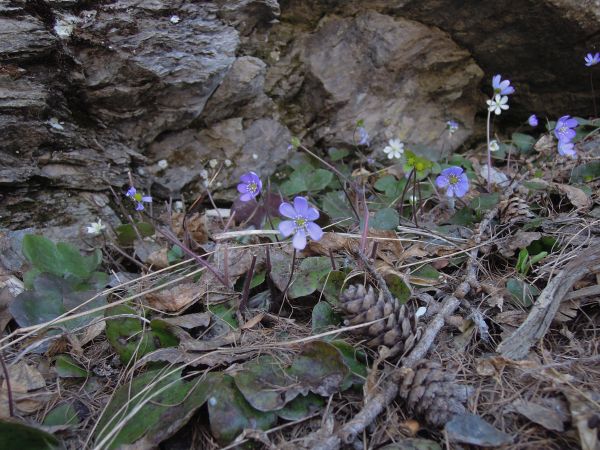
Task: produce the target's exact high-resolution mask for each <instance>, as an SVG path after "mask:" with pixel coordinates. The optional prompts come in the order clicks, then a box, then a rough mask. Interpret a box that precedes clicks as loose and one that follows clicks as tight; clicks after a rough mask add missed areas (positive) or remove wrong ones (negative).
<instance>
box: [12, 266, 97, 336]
mask: <svg viewBox="0 0 600 450" xmlns="http://www.w3.org/2000/svg"><path fill="white" fill-rule="evenodd" d="M95 295H96V292H95V291H75V290H74V286H73V284H72V283H70V282H69V281H68V280H65V279H63V278H61V277H59V276H56V275H53V274H50V273H42V274H40V275H38V276H37V277H36V278H35V279H34V281H33V290H30V291H24V292H22V293H21V294H19V295H18V296H17V298H15V300H14V301H13V302H12V303H11V304H10V306H9V310H10V313H11V314H12V316H13V317H14V319H15V320H16V321H17V323H18V324H19V326H21V327H28V326H31V325H39V324H41V323H44V322H48V321H51V320H53V319H56V318H57V317H58V316H60V315H62V314H64V313H66V312H67V311H70V310H72V309H74V308H76V307H78V309H77V312H78V313H79V312H84V311H89V310H91V309H94V308H97V307H101V306H103V305H105V304H106V298H105V297H103V296H100V297H98V298H95V299H94V300H93V301H91V302H88V303H86V305H85V306H80V305H82V304H83V303H84V302H87V301H88V300H89V299H91V298H92V297H94V296H95ZM101 315H102V313H101V312H95V313H92V314H90V315H87V316H82V317H78V318H76V319H72V320H69V321H67V322H63V323H62V324H61V326H62V327H65V328H66V329H68V330H72V329H75V328H78V327H81V326H83V325H85V324H86V323H88V322H90V321H91V320H92V319H94V317H99V316H101Z"/></svg>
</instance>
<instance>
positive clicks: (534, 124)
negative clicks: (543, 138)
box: [527, 114, 538, 128]
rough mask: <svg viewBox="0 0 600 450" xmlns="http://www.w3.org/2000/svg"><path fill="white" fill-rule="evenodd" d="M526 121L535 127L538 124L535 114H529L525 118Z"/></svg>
mask: <svg viewBox="0 0 600 450" xmlns="http://www.w3.org/2000/svg"><path fill="white" fill-rule="evenodd" d="M527 123H528V124H529V126H530V127H534V128H535V127H537V126H538V118H537V116H536V115H535V114H532V115H530V116H529V119H527Z"/></svg>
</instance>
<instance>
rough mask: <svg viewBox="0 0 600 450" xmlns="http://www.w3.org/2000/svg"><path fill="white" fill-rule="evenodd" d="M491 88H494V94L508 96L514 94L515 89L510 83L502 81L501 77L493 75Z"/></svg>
mask: <svg viewBox="0 0 600 450" xmlns="http://www.w3.org/2000/svg"><path fill="white" fill-rule="evenodd" d="M492 87H493V88H494V94H500V95H510V94H512V93H513V92H515V88H514V87H512V86H511V85H510V81H509V80H502V76H501V75H494V77H493V78H492Z"/></svg>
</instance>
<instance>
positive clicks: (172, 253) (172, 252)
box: [167, 245, 184, 264]
mask: <svg viewBox="0 0 600 450" xmlns="http://www.w3.org/2000/svg"><path fill="white" fill-rule="evenodd" d="M183 256H184V253H183V250H182V248H181V247H180V246H179V245H174V246H172V247H171V248H170V249H169V251H168V252H167V261H168V262H169V264H174V263H177V262H179V261H181V260H182V259H183Z"/></svg>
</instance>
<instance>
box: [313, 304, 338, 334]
mask: <svg viewBox="0 0 600 450" xmlns="http://www.w3.org/2000/svg"><path fill="white" fill-rule="evenodd" d="M311 323H312V332H313V333H314V334H318V333H322V332H324V331H327V329H328V328H330V327H331V326H332V325H339V323H340V318H339V316H338V315H337V314H335V313H334V311H333V309H332V308H331V306H330V305H329V303H327V302H319V303H317V304H316V305H315V307H314V308H313V310H312V322H311Z"/></svg>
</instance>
